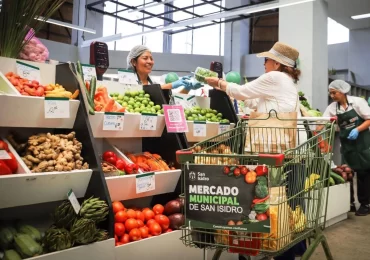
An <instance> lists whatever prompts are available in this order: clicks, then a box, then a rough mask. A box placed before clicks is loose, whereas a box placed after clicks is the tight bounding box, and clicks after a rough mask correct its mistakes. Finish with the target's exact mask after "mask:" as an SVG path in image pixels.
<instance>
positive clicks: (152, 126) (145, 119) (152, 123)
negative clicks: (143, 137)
mask: <svg viewBox="0 0 370 260" xmlns="http://www.w3.org/2000/svg"><path fill="white" fill-rule="evenodd" d="M157 119H158V117H157V115H155V114H144V113H143V114H141V118H140V130H156V129H157Z"/></svg>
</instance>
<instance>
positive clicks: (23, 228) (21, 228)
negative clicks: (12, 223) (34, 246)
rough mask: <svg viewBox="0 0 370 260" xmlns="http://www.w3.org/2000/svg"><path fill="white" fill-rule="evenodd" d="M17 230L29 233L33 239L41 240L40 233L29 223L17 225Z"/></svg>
mask: <svg viewBox="0 0 370 260" xmlns="http://www.w3.org/2000/svg"><path fill="white" fill-rule="evenodd" d="M17 229H18V232H19V233H22V234H27V235H29V236H30V237H31V238H32V239H33V240H35V241H38V242H39V241H41V233H40V231H38V230H37V229H36V228H34V227H33V226H30V225H19V226H18V227H17Z"/></svg>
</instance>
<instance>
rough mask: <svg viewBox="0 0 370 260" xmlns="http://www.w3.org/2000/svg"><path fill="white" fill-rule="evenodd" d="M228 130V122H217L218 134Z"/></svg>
mask: <svg viewBox="0 0 370 260" xmlns="http://www.w3.org/2000/svg"><path fill="white" fill-rule="evenodd" d="M229 130H230V124H219V125H218V134H223V133H225V132H227V131H229Z"/></svg>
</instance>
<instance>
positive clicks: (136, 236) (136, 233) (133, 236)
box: [129, 228, 141, 241]
mask: <svg viewBox="0 0 370 260" xmlns="http://www.w3.org/2000/svg"><path fill="white" fill-rule="evenodd" d="M129 235H130V240H131V241H138V240H140V238H141V233H140V230H139V229H138V228H134V229H132V230H131V231H130V234H129Z"/></svg>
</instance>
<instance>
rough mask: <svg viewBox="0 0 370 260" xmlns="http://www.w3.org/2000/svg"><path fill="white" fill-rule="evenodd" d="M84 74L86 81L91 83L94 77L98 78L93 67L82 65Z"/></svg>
mask: <svg viewBox="0 0 370 260" xmlns="http://www.w3.org/2000/svg"><path fill="white" fill-rule="evenodd" d="M81 66H82V73H83V74H84V80H88V81H90V80H91V78H92V77H96V70H95V67H94V66H93V65H90V64H81Z"/></svg>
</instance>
